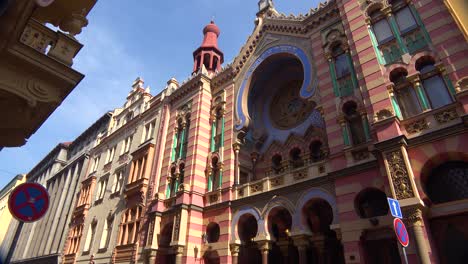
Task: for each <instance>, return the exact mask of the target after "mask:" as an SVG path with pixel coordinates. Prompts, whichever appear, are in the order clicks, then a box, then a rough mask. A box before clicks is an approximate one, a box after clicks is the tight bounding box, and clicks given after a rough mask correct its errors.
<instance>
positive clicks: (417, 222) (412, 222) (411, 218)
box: [405, 207, 431, 264]
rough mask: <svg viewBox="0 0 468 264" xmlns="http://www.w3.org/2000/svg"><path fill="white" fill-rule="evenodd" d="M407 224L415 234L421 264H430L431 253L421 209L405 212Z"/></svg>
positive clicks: (411, 209)
mask: <svg viewBox="0 0 468 264" xmlns="http://www.w3.org/2000/svg"><path fill="white" fill-rule="evenodd" d="M405 215H406V217H405V222H406V223H407V225H408V227H409V229H411V230H412V231H413V234H414V244H415V246H416V252H417V254H418V257H419V261H420V262H421V264H430V263H431V259H430V257H429V251H428V247H427V242H426V238H425V237H424V231H423V214H422V211H421V209H419V208H414V207H413V208H410V209H407V210H405Z"/></svg>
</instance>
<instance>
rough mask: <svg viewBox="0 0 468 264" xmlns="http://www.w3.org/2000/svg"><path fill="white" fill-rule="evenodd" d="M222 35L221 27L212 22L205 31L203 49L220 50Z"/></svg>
mask: <svg viewBox="0 0 468 264" xmlns="http://www.w3.org/2000/svg"><path fill="white" fill-rule="evenodd" d="M220 33H221V31H220V30H219V27H218V26H217V25H216V24H215V23H214V21H213V20H211V22H210V24H208V25H206V26H205V28H204V29H203V35H205V37H204V38H203V43H202V44H201V47H202V48H207V47H211V48H218V36H219V34H220Z"/></svg>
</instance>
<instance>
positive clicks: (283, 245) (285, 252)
mask: <svg viewBox="0 0 468 264" xmlns="http://www.w3.org/2000/svg"><path fill="white" fill-rule="evenodd" d="M277 244H278V246H279V248H280V250H281V255H282V256H283V263H284V264H288V263H289V241H287V240H286V241H280V242H277Z"/></svg>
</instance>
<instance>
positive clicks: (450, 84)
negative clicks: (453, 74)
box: [444, 74, 457, 96]
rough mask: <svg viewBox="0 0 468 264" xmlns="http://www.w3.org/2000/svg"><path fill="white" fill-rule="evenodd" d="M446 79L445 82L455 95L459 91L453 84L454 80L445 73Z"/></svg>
mask: <svg viewBox="0 0 468 264" xmlns="http://www.w3.org/2000/svg"><path fill="white" fill-rule="evenodd" d="M444 80H445V83H446V84H447V87H448V89H449V92H450V93H451V94H452V96H455V94H456V93H457V92H456V91H455V86H453V83H452V80H450V78H449V77H448V75H447V74H445V75H444Z"/></svg>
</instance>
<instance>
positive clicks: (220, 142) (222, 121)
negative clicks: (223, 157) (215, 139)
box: [219, 116, 224, 148]
mask: <svg viewBox="0 0 468 264" xmlns="http://www.w3.org/2000/svg"><path fill="white" fill-rule="evenodd" d="M223 146H224V116H223V117H222V118H221V139H220V140H219V148H221V147H223Z"/></svg>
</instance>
